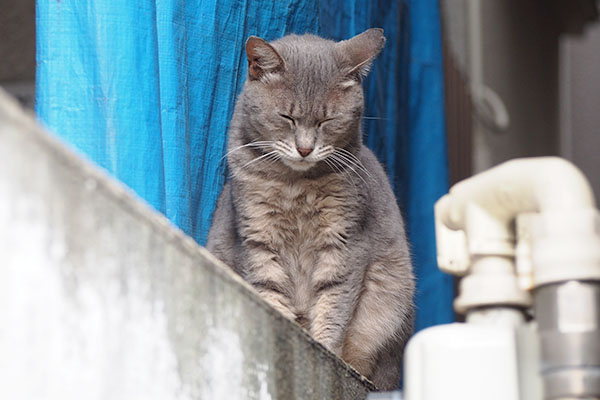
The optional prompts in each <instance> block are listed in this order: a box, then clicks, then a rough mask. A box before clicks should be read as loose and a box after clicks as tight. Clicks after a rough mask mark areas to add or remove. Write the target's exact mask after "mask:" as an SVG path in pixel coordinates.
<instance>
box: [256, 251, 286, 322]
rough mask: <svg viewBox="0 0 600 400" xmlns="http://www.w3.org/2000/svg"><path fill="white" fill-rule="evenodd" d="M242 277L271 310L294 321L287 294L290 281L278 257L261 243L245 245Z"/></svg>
mask: <svg viewBox="0 0 600 400" xmlns="http://www.w3.org/2000/svg"><path fill="white" fill-rule="evenodd" d="M245 247H246V249H245V252H244V258H245V260H246V262H245V264H246V265H245V267H244V277H245V279H246V281H247V282H248V283H250V284H251V285H252V286H253V287H254V288H255V289H256V290H257V291H258V293H259V294H260V296H261V297H262V298H263V299H264V300H266V301H267V302H268V303H269V304H270V305H271V306H273V308H275V309H276V310H278V311H279V312H281V313H282V314H283V315H284V316H285V317H286V318H288V319H291V320H294V319H295V318H296V315H295V314H294V312H293V311H292V310H291V305H290V297H291V294H290V293H289V288H290V280H289V276H288V275H287V273H286V272H285V270H284V268H283V267H282V266H281V264H280V263H279V256H278V255H277V254H276V253H274V252H272V251H271V250H269V249H268V247H267V246H266V245H264V244H261V243H255V242H252V243H250V244H246V246H245Z"/></svg>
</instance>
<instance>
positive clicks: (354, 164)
mask: <svg viewBox="0 0 600 400" xmlns="http://www.w3.org/2000/svg"><path fill="white" fill-rule="evenodd" d="M384 42H385V38H384V37H383V31H382V30H380V29H370V30H368V31H366V32H364V33H363V34H361V35H358V36H356V37H354V38H352V39H350V40H347V41H343V42H339V43H336V42H333V41H329V40H325V39H322V38H319V37H317V36H313V35H304V36H295V35H290V36H286V37H284V38H282V39H279V40H277V41H274V42H272V43H271V44H268V43H266V42H265V41H263V40H262V39H259V38H251V39H249V40H248V42H247V45H246V53H247V56H248V62H249V75H248V79H247V81H246V83H245V86H244V89H243V91H242V93H241V94H240V96H239V98H238V100H237V103H236V107H235V112H234V115H233V119H232V123H231V128H230V132H229V149H228V150H229V154H228V156H227V160H228V164H229V169H230V171H231V179H230V181H229V182H228V183H227V184H226V185H225V188H224V189H223V193H222V194H221V197H220V199H219V203H218V205H217V209H216V211H215V215H214V221H213V225H212V227H211V231H210V234H209V238H208V244H207V247H208V249H209V250H210V251H212V252H213V253H214V254H215V255H216V256H217V257H218V258H220V259H221V260H222V261H224V262H225V263H227V264H228V265H230V266H231V267H232V268H233V269H234V270H235V271H237V272H238V273H239V274H241V275H242V276H243V277H244V278H245V279H246V280H247V281H248V282H250V283H251V284H252V285H253V286H254V287H255V288H256V289H257V290H258V291H259V292H260V293H261V295H262V296H263V297H264V298H265V299H266V300H267V301H268V302H270V303H271V304H272V305H273V306H274V307H275V308H276V309H278V310H279V311H281V312H282V313H283V314H284V315H285V316H287V317H288V318H290V319H293V320H295V321H297V322H298V323H299V324H301V325H302V326H303V327H304V328H306V329H307V330H308V331H309V332H310V333H311V334H312V335H313V336H314V337H315V338H316V339H317V340H319V341H320V342H321V343H323V345H325V346H326V347H327V348H328V349H329V350H331V351H332V352H333V353H335V354H337V355H338V356H340V357H342V358H343V359H344V360H346V361H347V362H348V363H349V364H350V365H352V366H353V367H354V368H355V369H357V370H358V371H359V372H360V373H362V374H363V375H365V376H367V377H368V378H370V379H371V380H373V382H374V383H375V384H376V385H377V386H378V387H379V388H380V389H391V388H394V387H396V386H397V384H398V382H399V379H400V360H401V354H402V348H403V346H404V343H405V342H406V340H407V339H408V337H409V335H410V334H411V332H412V320H413V299H412V298H413V292H414V281H413V274H412V267H411V262H410V255H409V249H408V245H407V241H406V235H405V232H404V225H403V222H402V218H401V215H400V211H399V209H398V206H397V205H396V199H395V197H394V195H393V193H392V190H391V188H390V185H389V183H388V180H387V177H386V175H385V173H384V171H383V169H382V167H381V165H380V164H379V163H378V161H377V160H376V158H375V156H374V155H373V153H372V152H371V151H370V150H369V149H367V148H366V147H365V146H363V145H362V140H361V119H362V113H363V90H362V87H361V84H360V83H361V79H362V76H364V75H365V74H366V73H367V72H368V68H369V66H370V63H371V62H372V60H373V58H374V57H375V56H376V55H377V54H378V53H379V51H380V50H381V48H382V47H383V44H384ZM290 118H291V119H290ZM297 149H307V151H308V150H311V152H310V154H308V156H306V157H302V156H301V155H300V152H299V150H297Z"/></svg>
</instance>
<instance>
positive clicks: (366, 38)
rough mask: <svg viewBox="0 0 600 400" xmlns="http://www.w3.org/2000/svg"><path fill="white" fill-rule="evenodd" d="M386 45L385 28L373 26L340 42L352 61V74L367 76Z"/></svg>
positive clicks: (340, 45)
mask: <svg viewBox="0 0 600 400" xmlns="http://www.w3.org/2000/svg"><path fill="white" fill-rule="evenodd" d="M384 45H385V36H383V29H381V28H371V29H367V30H366V31H364V32H363V33H361V34H359V35H356V36H354V37H353V38H352V39H348V40H344V41H341V42H339V43H338V46H339V47H340V48H341V49H342V53H343V54H344V55H345V56H346V57H347V58H348V61H349V62H350V68H351V70H350V74H357V75H360V76H367V74H368V73H369V69H370V68H371V64H372V63H373V60H374V59H375V57H377V54H379V52H380V51H381V49H383V46H384Z"/></svg>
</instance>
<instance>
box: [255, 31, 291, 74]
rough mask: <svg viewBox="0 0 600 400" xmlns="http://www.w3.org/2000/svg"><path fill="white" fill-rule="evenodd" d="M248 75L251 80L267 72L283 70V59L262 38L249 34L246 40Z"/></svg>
mask: <svg viewBox="0 0 600 400" xmlns="http://www.w3.org/2000/svg"><path fill="white" fill-rule="evenodd" d="M246 57H247V58H248V76H249V77H250V79H251V80H256V79H261V78H262V77H263V76H265V75H267V74H273V73H279V72H281V71H282V70H283V59H282V58H281V56H280V55H279V54H277V51H275V49H274V48H273V46H271V45H270V44H269V43H267V42H266V41H265V40H264V39H261V38H259V37H256V36H250V37H249V38H248V40H247V41H246Z"/></svg>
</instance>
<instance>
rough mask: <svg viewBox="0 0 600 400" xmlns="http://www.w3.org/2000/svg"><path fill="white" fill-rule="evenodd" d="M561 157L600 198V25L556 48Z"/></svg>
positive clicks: (562, 42)
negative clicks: (559, 101)
mask: <svg viewBox="0 0 600 400" xmlns="http://www.w3.org/2000/svg"><path fill="white" fill-rule="evenodd" d="M560 65H561V71H560V80H561V86H560V90H561V145H560V152H561V155H562V156H563V157H565V158H568V159H569V160H571V161H573V162H574V163H575V165H577V166H578V167H579V168H581V169H582V170H583V172H584V173H585V174H586V175H587V177H588V179H589V180H590V182H591V183H592V186H593V188H594V192H595V194H596V199H600V24H594V25H592V26H589V27H588V29H586V31H585V32H584V34H583V35H581V36H571V35H569V36H565V37H564V38H562V40H561V46H560Z"/></svg>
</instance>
